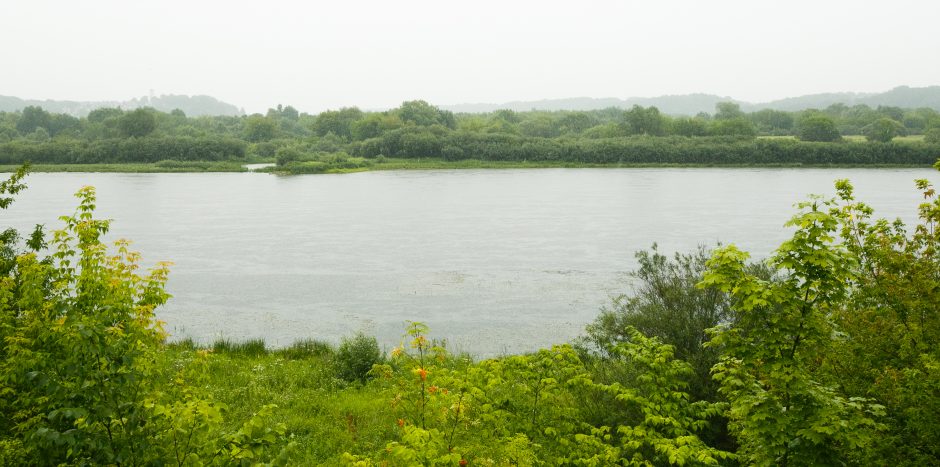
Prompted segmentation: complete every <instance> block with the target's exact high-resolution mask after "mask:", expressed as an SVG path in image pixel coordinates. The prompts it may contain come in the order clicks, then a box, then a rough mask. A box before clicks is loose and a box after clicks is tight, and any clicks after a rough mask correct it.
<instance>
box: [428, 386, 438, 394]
mask: <svg viewBox="0 0 940 467" xmlns="http://www.w3.org/2000/svg"><path fill="white" fill-rule="evenodd" d="M437 390H438V387H437V386H428V392H429V393H431V394H434V393H435V392H437Z"/></svg>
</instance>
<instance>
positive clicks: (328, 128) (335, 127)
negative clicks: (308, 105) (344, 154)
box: [312, 107, 364, 138]
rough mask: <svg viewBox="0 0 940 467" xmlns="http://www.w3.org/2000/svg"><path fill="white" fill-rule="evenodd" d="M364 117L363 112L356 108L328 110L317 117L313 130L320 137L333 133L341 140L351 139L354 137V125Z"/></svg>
mask: <svg viewBox="0 0 940 467" xmlns="http://www.w3.org/2000/svg"><path fill="white" fill-rule="evenodd" d="M363 115H364V114H363V113H362V111H361V110H359V109H358V108H356V107H344V108H342V109H339V110H327V111H326V112H322V113H320V115H317V119H316V121H314V123H313V128H312V129H313V132H314V133H316V134H317V135H318V136H326V134H327V133H333V134H334V135H336V136H339V137H341V138H349V137H350V136H351V135H352V126H353V124H354V123H355V122H356V121H358V120H360V119H362V118H363Z"/></svg>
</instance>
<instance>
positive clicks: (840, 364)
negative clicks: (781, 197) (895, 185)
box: [827, 180, 940, 465]
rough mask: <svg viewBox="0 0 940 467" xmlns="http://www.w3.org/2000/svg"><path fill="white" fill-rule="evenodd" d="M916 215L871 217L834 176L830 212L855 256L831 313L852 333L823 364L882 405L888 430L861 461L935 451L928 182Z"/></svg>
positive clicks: (934, 277)
mask: <svg viewBox="0 0 940 467" xmlns="http://www.w3.org/2000/svg"><path fill="white" fill-rule="evenodd" d="M916 184H917V187H918V189H919V190H920V191H921V192H922V195H923V198H924V202H923V203H922V204H921V205H920V207H919V212H920V221H919V223H918V224H916V225H914V226H912V228H910V229H909V228H908V227H907V226H905V225H903V224H902V223H901V222H900V221H893V222H889V221H888V220H885V219H873V217H872V216H873V210H872V209H871V208H870V207H869V206H867V205H865V204H864V203H861V202H858V201H856V200H855V199H854V196H853V187H852V185H851V184H849V183H848V181H846V180H840V181H838V182H837V184H836V187H837V190H838V192H839V198H840V202H841V204H840V205H839V206H838V209H837V210H834V215H835V216H837V217H838V218H839V220H840V235H841V236H842V237H843V238H845V239H846V240H847V241H846V244H847V248H848V249H849V251H851V252H852V253H853V254H854V256H855V257H856V258H858V261H859V271H860V274H859V275H858V278H857V279H856V281H857V282H858V285H857V288H856V290H855V293H853V295H852V297H851V300H850V301H849V302H848V303H847V305H846V306H845V307H843V308H842V309H839V310H837V311H836V313H834V317H833V318H834V319H835V321H836V323H838V324H839V326H840V327H841V329H842V330H843V332H845V333H846V334H848V335H849V336H852V339H842V340H839V341H838V342H837V345H836V346H835V348H834V352H836V353H837V355H838V358H836V359H832V360H831V361H830V362H828V363H829V365H828V368H827V369H828V370H829V371H830V372H831V374H833V375H834V376H835V377H836V378H837V380H838V381H839V383H840V384H841V385H842V386H844V387H846V388H848V389H849V390H852V391H855V392H858V393H859V394H863V395H865V396H867V397H872V398H877V399H878V400H879V401H880V402H881V403H882V404H884V405H885V406H886V407H887V419H886V424H887V426H888V430H887V432H886V433H885V435H884V436H882V437H881V438H880V439H879V442H878V451H877V453H875V454H872V455H870V456H869V457H868V458H865V459H863V462H865V463H872V464H874V463H878V464H899V465H924V464H929V463H931V462H932V460H933V459H936V458H938V456H940V442H938V440H940V437H938V436H937V434H938V431H937V430H938V425H937V423H936V420H938V419H940V373H938V365H937V362H938V360H940V351H938V349H940V308H938V303H940V279H938V278H940V260H938V257H937V252H938V251H940V249H938V247H940V234H938V232H937V229H936V226H937V223H938V222H940V201H938V199H937V196H936V193H935V191H934V188H933V187H932V186H931V185H930V184H929V183H928V182H927V181H926V180H918V181H916Z"/></svg>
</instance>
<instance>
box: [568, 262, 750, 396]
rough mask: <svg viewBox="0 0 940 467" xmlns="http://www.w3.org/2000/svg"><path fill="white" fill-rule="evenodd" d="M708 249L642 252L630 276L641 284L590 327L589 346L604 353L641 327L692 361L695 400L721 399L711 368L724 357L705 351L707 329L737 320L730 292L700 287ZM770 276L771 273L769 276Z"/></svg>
mask: <svg viewBox="0 0 940 467" xmlns="http://www.w3.org/2000/svg"><path fill="white" fill-rule="evenodd" d="M709 256H710V255H709V251H708V250H707V249H705V248H704V247H699V248H698V250H696V251H695V252H694V253H691V254H679V253H676V254H675V256H673V257H672V258H671V259H670V258H669V257H667V256H666V255H663V254H662V253H660V252H659V250H658V248H657V246H656V245H653V248H652V249H651V250H649V251H639V252H637V254H636V259H637V261H638V262H639V265H640V267H639V269H637V270H636V271H634V272H632V273H631V274H630V275H631V277H632V278H633V279H634V280H635V283H636V285H635V286H634V289H633V291H632V293H630V294H629V295H626V294H625V295H620V296H618V297H616V298H615V299H614V300H613V303H612V304H611V306H610V307H609V308H604V309H603V310H602V311H601V314H600V315H599V316H598V317H597V319H595V320H594V322H593V323H591V324H589V325H588V326H587V328H586V332H587V336H586V342H585V343H587V344H589V345H590V346H592V347H594V348H596V349H598V350H599V351H600V352H601V353H602V354H603V355H610V353H611V352H612V349H614V348H615V347H616V346H617V345H619V344H622V343H625V342H628V341H629V340H630V338H631V336H632V335H633V333H632V329H636V330H638V331H640V332H642V333H643V334H644V335H646V336H649V337H656V338H658V339H659V340H660V341H662V342H663V343H665V344H668V345H671V346H673V348H674V349H675V354H676V358H678V359H680V360H683V361H685V362H688V363H689V364H690V365H691V367H692V369H693V370H694V373H693V374H692V375H691V376H692V378H691V385H690V393H691V394H692V396H693V397H694V398H695V399H696V400H717V398H716V393H715V390H716V389H717V387H716V384H715V383H714V382H713V381H712V378H711V368H712V366H714V365H715V364H716V363H718V357H719V356H720V354H721V351H720V349H719V348H717V347H715V346H711V347H705V345H704V344H705V343H706V342H708V341H709V339H710V337H709V335H708V333H707V331H708V330H709V329H711V328H713V327H715V326H718V325H719V324H728V323H730V322H732V320H733V317H734V315H733V313H732V312H731V302H730V300H729V299H728V296H727V294H724V293H722V292H721V291H719V290H716V289H714V288H708V289H700V288H696V287H695V285H696V284H698V283H699V282H701V280H702V276H703V274H704V273H705V269H706V268H705V262H706V261H707V260H708V258H709ZM765 275H766V274H765Z"/></svg>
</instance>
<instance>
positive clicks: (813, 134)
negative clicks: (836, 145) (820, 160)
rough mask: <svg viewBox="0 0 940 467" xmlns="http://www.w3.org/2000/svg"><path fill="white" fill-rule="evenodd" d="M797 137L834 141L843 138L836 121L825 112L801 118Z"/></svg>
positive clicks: (805, 139)
mask: <svg viewBox="0 0 940 467" xmlns="http://www.w3.org/2000/svg"><path fill="white" fill-rule="evenodd" d="M797 132H798V133H797V137H798V138H799V139H800V140H801V141H816V142H832V141H839V140H841V139H842V135H840V134H839V130H838V129H837V128H836V123H835V122H834V121H833V120H832V119H831V118H829V117H827V116H826V115H823V114H814V115H811V116H808V117H803V118H802V119H800V123H799V125H797Z"/></svg>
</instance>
